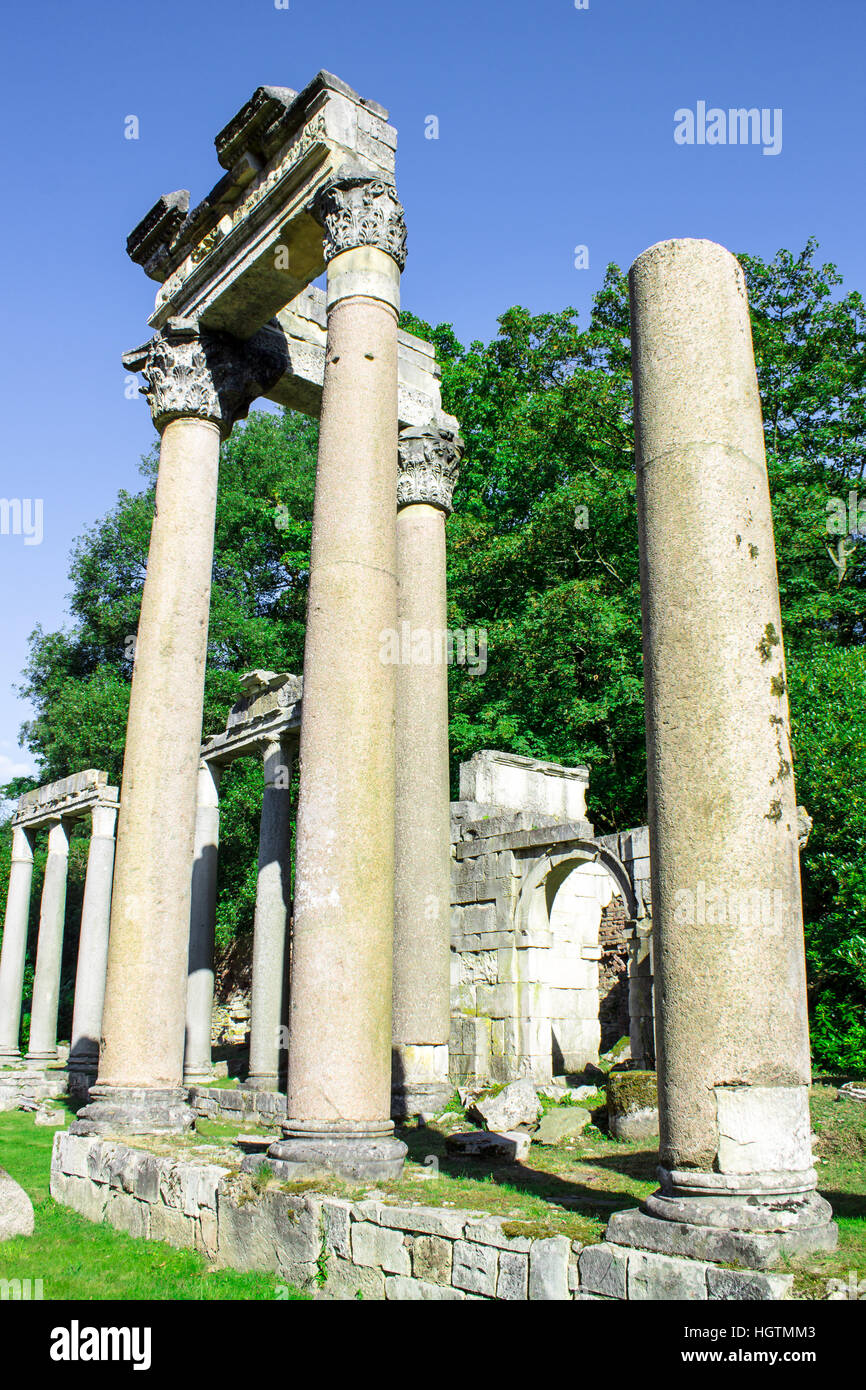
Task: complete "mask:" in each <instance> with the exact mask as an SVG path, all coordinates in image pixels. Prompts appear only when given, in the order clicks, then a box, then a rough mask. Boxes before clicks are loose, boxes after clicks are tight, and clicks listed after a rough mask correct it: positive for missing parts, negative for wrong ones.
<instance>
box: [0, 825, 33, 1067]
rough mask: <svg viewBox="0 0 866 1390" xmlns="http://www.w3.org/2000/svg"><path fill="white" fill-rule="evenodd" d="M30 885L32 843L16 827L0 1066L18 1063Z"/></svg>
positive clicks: (3, 962)
mask: <svg viewBox="0 0 866 1390" xmlns="http://www.w3.org/2000/svg"><path fill="white" fill-rule="evenodd" d="M32 882H33V842H32V840H31V838H30V832H29V831H27V830H25V829H24V827H23V826H21V825H16V826H15V827H14V828H13V831H12V866H11V868H10V871H9V891H8V893H7V895H6V916H5V918H4V922H3V950H2V953H0V1067H11V1066H16V1065H17V1064H18V1063H19V1062H20V1061H21V1053H20V1051H19V1047H18V1038H19V1034H20V1031H21V992H22V990H23V988H24V961H25V957H26V954H27V925H28V922H29V918H30V885H31V884H32Z"/></svg>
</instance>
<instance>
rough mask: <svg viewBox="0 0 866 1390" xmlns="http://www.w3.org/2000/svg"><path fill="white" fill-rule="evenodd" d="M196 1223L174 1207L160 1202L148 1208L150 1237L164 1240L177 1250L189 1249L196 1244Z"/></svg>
mask: <svg viewBox="0 0 866 1390" xmlns="http://www.w3.org/2000/svg"><path fill="white" fill-rule="evenodd" d="M196 1227H197V1223H196V1222H195V1221H194V1220H193V1219H192V1218H191V1217H189V1216H184V1214H183V1212H181V1211H178V1210H177V1209H176V1208H174V1207H164V1206H163V1205H162V1204H161V1203H158V1204H157V1205H155V1206H152V1207H151V1208H150V1239H151V1240H164V1241H165V1242H166V1244H168V1245H173V1246H174V1247H175V1249H178V1250H190V1249H193V1248H194V1247H195V1245H196Z"/></svg>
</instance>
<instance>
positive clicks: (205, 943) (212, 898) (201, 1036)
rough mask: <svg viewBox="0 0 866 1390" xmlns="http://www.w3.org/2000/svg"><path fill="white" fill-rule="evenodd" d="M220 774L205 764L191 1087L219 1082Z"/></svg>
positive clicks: (192, 949)
mask: <svg viewBox="0 0 866 1390" xmlns="http://www.w3.org/2000/svg"><path fill="white" fill-rule="evenodd" d="M220 772H221V768H220V767H219V766H218V765H217V764H214V763H209V762H205V761H204V760H202V761H201V762H200V763H199V769H198V783H197V791H196V808H195V846H194V858H193V866H192V885H191V890H190V894H191V895H190V918H189V978H188V979H187V989H186V1048H185V1052H184V1062H183V1082H184V1085H185V1086H204V1085H207V1083H208V1082H209V1081H212V1080H213V1063H212V1060H211V1018H212V1015H213V996H214V934H215V929H216V898H217V856H218V852H219V837H220V797H219V786H220Z"/></svg>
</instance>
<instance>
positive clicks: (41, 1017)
mask: <svg viewBox="0 0 866 1390" xmlns="http://www.w3.org/2000/svg"><path fill="white" fill-rule="evenodd" d="M68 868H69V834H68V831H67V829H66V826H65V825H64V824H63V821H62V820H61V821H57V822H56V823H55V824H54V825H52V827H51V829H50V831H49V832H48V858H47V860H46V862H45V878H44V880H43V884H42V902H41V905H40V908H39V940H38V943H37V946H36V976H35V979H34V982H33V1007H32V1010H31V1013H30V1046H29V1048H28V1050H27V1065H28V1066H32V1067H39V1068H41V1067H45V1066H48V1065H49V1064H50V1063H51V1062H56V1061H57V1009H58V1005H59V1003H60V967H61V964H62V959H63V926H64V922H65V919H66V878H67V871H68Z"/></svg>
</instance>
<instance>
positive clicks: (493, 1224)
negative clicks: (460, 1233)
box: [465, 1216, 532, 1255]
mask: <svg viewBox="0 0 866 1390" xmlns="http://www.w3.org/2000/svg"><path fill="white" fill-rule="evenodd" d="M504 1219H505V1218H504V1217H503V1218H499V1217H495V1216H488V1217H484V1218H483V1219H482V1220H480V1221H467V1223H466V1229H465V1236H466V1239H467V1240H474V1241H477V1242H478V1244H479V1245H492V1246H494V1247H495V1248H496V1249H497V1250H510V1251H512V1253H514V1254H518V1255H526V1254H528V1252H529V1251H530V1249H531V1248H532V1241H531V1240H529V1239H527V1237H526V1236H507V1235H505V1234H504V1233H503V1230H502V1222H503V1220H504Z"/></svg>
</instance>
